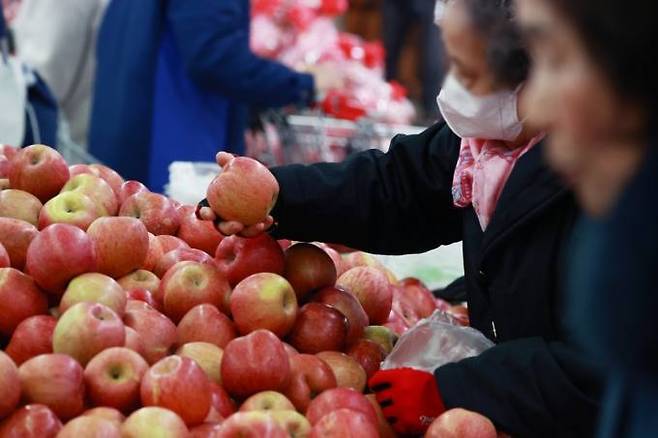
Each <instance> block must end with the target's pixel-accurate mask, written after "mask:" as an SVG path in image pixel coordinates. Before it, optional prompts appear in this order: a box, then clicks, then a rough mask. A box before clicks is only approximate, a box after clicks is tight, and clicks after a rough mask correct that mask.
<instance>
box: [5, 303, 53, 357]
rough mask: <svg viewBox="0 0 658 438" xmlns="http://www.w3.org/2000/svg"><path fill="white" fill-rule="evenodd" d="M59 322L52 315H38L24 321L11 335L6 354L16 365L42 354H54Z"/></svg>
mask: <svg viewBox="0 0 658 438" xmlns="http://www.w3.org/2000/svg"><path fill="white" fill-rule="evenodd" d="M56 324H57V320H56V319H55V318H53V317H52V316H50V315H36V316H31V317H29V318H26V319H24V320H23V321H22V322H21V323H20V324H18V326H16V329H15V330H14V333H13V334H12V335H11V339H10V340H9V344H7V348H5V352H6V353H7V354H8V355H9V356H11V358H12V359H13V360H14V362H16V365H21V364H22V363H23V362H25V361H26V360H28V359H31V358H33V357H35V356H38V355H40V354H47V353H52V352H53V332H54V331H55V325H56Z"/></svg>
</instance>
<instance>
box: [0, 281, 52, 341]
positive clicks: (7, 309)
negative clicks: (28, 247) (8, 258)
mask: <svg viewBox="0 0 658 438" xmlns="http://www.w3.org/2000/svg"><path fill="white" fill-rule="evenodd" d="M47 312H48V300H47V299H46V296H45V295H44V294H43V292H41V291H40V290H39V288H38V287H37V285H36V283H35V282H34V280H32V278H30V277H29V276H28V275H25V274H23V273H22V272H21V271H19V270H18V269H14V268H0V335H5V336H11V334H12V333H13V332H14V330H15V329H16V327H17V326H18V324H20V323H21V321H23V320H24V319H26V318H29V317H30V316H34V315H41V314H45V313H47Z"/></svg>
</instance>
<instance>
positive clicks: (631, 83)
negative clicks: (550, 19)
mask: <svg viewBox="0 0 658 438" xmlns="http://www.w3.org/2000/svg"><path fill="white" fill-rule="evenodd" d="M548 1H549V2H550V3H551V4H552V5H554V6H555V7H556V9H557V10H558V12H559V13H561V14H562V16H563V17H565V18H566V19H567V20H569V21H570V22H571V23H572V24H573V25H574V27H575V28H576V30H577V32H578V33H579V34H580V36H581V39H582V40H583V43H584V46H585V48H586V50H587V51H588V52H589V54H590V56H591V58H592V59H593V60H594V62H595V63H597V64H598V65H599V66H600V67H601V68H602V69H603V70H604V71H605V74H606V75H607V77H608V78H609V80H610V82H611V84H612V85H613V86H614V87H616V89H617V91H618V93H619V94H620V95H621V96H622V97H623V98H626V99H630V100H631V101H632V102H635V103H638V104H640V105H642V106H644V107H645V109H646V110H647V111H648V112H649V114H648V115H649V117H651V118H653V120H654V121H655V120H656V114H655V113H656V111H657V110H658V1H656V0H624V1H620V0H548Z"/></svg>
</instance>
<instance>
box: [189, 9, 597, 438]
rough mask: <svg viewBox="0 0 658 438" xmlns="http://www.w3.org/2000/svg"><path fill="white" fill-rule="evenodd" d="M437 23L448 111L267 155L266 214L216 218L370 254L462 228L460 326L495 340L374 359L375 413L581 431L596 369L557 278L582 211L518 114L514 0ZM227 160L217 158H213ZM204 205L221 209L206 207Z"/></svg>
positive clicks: (414, 423)
mask: <svg viewBox="0 0 658 438" xmlns="http://www.w3.org/2000/svg"><path fill="white" fill-rule="evenodd" d="M441 5H442V4H441ZM440 25H441V29H442V32H441V35H442V37H443V41H444V43H445V47H446V53H447V58H448V59H449V61H450V69H449V72H448V75H447V77H446V80H445V82H444V84H443V87H442V89H441V92H440V94H439V96H438V99H437V100H438V105H439V108H440V110H441V113H442V114H443V117H444V119H445V120H446V123H438V124H436V125H434V126H432V127H431V128H429V129H427V130H426V131H425V132H423V133H421V134H418V135H406V136H405V135H399V136H396V137H395V138H394V139H393V141H392V143H391V146H390V149H389V151H388V152H387V153H382V152H381V151H375V150H371V151H366V152H362V153H358V154H355V155H353V156H351V157H349V158H348V159H347V160H346V161H344V162H343V163H336V164H332V163H321V164H315V165H310V166H302V165H290V166H283V167H278V168H273V169H272V173H273V174H274V176H275V178H276V180H277V181H278V184H279V188H280V191H279V197H278V199H277V202H276V205H275V206H274V209H273V210H272V215H271V217H270V218H268V219H267V220H266V221H265V222H264V223H261V224H257V225H254V226H251V227H248V228H246V229H245V228H244V227H243V225H242V224H240V223H236V222H222V223H219V224H218V226H219V229H220V231H222V232H223V233H225V234H232V233H242V234H243V235H253V234H257V233H259V232H262V231H263V230H264V229H266V228H268V227H269V226H270V225H271V224H272V223H273V221H276V223H277V226H276V227H274V228H273V229H272V230H271V231H270V232H271V234H272V235H273V236H274V237H276V238H288V239H292V240H301V241H324V242H331V243H341V244H345V245H347V246H350V247H353V248H358V249H361V250H365V251H368V252H372V253H378V254H405V253H418V252H423V251H427V250H430V249H433V248H436V247H438V246H440V245H447V244H450V243H453V242H458V241H462V243H463V256H464V271H465V283H466V290H467V301H468V310H469V317H470V321H471V325H472V326H473V327H474V328H476V329H477V330H479V331H481V332H482V333H483V334H484V335H485V336H487V337H488V338H489V339H491V340H492V341H493V342H494V343H496V345H495V346H494V347H492V348H490V349H488V350H486V351H485V352H483V353H482V354H480V355H479V356H477V357H471V358H468V359H465V360H461V361H458V362H455V363H450V364H446V365H444V366H440V367H437V368H436V369H435V370H434V372H433V373H428V372H425V371H420V370H416V369H411V368H398V369H390V370H383V371H379V372H377V373H376V374H375V375H374V376H373V377H372V379H371V380H370V386H371V388H372V389H373V391H374V392H375V393H376V397H377V399H378V401H379V403H380V404H381V406H382V408H383V412H384V415H385V416H386V417H387V418H388V419H389V421H390V422H391V424H392V425H393V428H394V429H395V430H396V431H397V432H399V433H401V434H412V435H413V434H420V433H423V432H424V431H425V429H426V428H427V426H428V425H429V424H430V423H431V422H432V420H433V419H434V418H435V417H437V416H438V415H440V414H441V413H442V412H443V411H445V410H447V409H452V408H464V409H467V410H470V411H475V412H478V413H480V414H482V415H485V416H486V417H488V418H489V419H491V420H492V421H493V423H494V424H495V425H496V426H497V428H498V429H499V430H501V431H503V432H506V433H509V434H511V435H512V436H514V437H533V438H537V437H557V436H559V437H583V436H591V435H592V434H593V430H594V426H595V423H596V418H597V416H598V408H599V403H598V400H599V398H598V397H599V388H600V379H599V375H598V369H597V366H596V364H595V363H593V362H592V361H590V360H589V358H588V357H587V356H586V355H584V354H583V353H582V351H580V350H579V349H577V348H575V347H574V346H572V345H571V343H570V340H571V336H572V335H571V333H570V332H569V331H568V330H567V328H566V327H565V326H564V324H563V322H564V317H565V315H564V309H563V306H562V303H563V301H564V297H563V295H562V289H561V287H560V286H561V283H562V281H561V280H562V272H563V271H562V268H563V263H562V262H563V256H564V254H565V249H566V247H567V242H568V241H569V238H570V236H571V233H572V230H573V224H574V223H575V220H576V218H577V216H578V215H579V211H578V208H577V206H576V203H575V199H574V198H573V194H572V193H571V192H570V191H569V190H567V189H566V188H565V186H564V185H563V184H562V182H561V181H560V179H559V178H558V176H557V174H555V173H554V172H552V171H551V170H550V169H549V168H548V166H547V164H546V163H545V161H544V159H543V154H544V152H543V151H544V146H543V145H544V139H545V136H544V133H543V132H542V130H540V129H535V128H533V127H531V126H529V125H528V124H526V123H524V122H523V121H524V120H525V118H526V115H527V114H528V113H529V112H531V111H532V110H533V109H534V106H535V104H534V103H532V102H530V103H528V106H525V105H523V104H521V102H524V100H523V99H522V98H521V97H522V96H523V94H524V92H525V91H524V82H525V80H526V77H527V73H528V69H529V61H528V57H527V53H526V50H525V46H524V45H523V42H522V40H521V37H520V33H519V32H518V29H517V28H516V24H515V22H514V10H513V8H512V1H511V0H449V1H448V2H447V3H446V4H445V9H444V11H443V15H442V17H440ZM520 96H521V97H520ZM231 160H232V157H231V156H230V155H228V154H226V153H220V154H219V156H218V161H219V163H220V165H227V163H229V162H230V161H231ZM200 215H201V216H202V217H204V218H206V219H209V220H215V219H217V218H216V217H214V214H213V213H212V211H209V209H203V208H202V209H200Z"/></svg>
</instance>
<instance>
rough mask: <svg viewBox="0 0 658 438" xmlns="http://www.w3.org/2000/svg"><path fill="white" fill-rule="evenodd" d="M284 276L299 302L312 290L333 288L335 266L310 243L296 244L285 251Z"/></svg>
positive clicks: (318, 248) (322, 251) (319, 249)
mask: <svg viewBox="0 0 658 438" xmlns="http://www.w3.org/2000/svg"><path fill="white" fill-rule="evenodd" d="M284 276H285V277H286V279H287V280H288V281H289V282H290V284H291V285H292V287H293V289H294V290H295V293H296V294H297V299H298V300H300V301H301V300H302V299H303V298H304V297H305V296H306V295H307V294H308V293H309V292H311V291H313V290H316V289H321V288H323V287H328V286H333V285H334V283H336V266H335V265H334V262H333V261H332V260H331V257H329V255H328V254H327V253H326V252H325V251H324V250H322V249H321V248H320V247H318V246H316V245H313V244H311V243H296V244H294V245H293V246H291V247H290V248H288V249H287V250H286V251H285V271H284Z"/></svg>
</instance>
